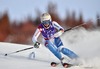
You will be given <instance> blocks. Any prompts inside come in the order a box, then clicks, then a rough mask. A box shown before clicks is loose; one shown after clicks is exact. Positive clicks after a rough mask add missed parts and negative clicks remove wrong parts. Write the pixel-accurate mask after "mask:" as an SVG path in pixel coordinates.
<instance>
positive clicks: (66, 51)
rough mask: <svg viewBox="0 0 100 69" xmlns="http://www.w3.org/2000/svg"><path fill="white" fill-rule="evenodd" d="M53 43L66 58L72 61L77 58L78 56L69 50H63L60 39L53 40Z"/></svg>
mask: <svg viewBox="0 0 100 69" xmlns="http://www.w3.org/2000/svg"><path fill="white" fill-rule="evenodd" d="M54 42H55V45H56V46H57V47H58V49H59V50H60V51H61V52H62V53H63V54H64V55H66V56H68V57H70V58H71V59H74V58H78V56H77V55H76V54H75V53H74V52H73V51H71V50H69V49H67V48H64V46H63V43H62V41H61V39H60V37H58V38H55V40H54Z"/></svg>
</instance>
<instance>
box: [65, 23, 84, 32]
mask: <svg viewBox="0 0 100 69" xmlns="http://www.w3.org/2000/svg"><path fill="white" fill-rule="evenodd" d="M83 25H85V23H83V24H80V25H77V26H75V27H72V28H69V29H66V30H65V31H64V32H66V31H69V30H72V29H75V28H78V27H81V26H83Z"/></svg>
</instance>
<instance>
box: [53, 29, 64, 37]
mask: <svg viewBox="0 0 100 69" xmlns="http://www.w3.org/2000/svg"><path fill="white" fill-rule="evenodd" d="M63 32H64V30H62V29H61V30H60V31H58V32H57V33H55V34H54V37H59V36H61V35H62V34H63Z"/></svg>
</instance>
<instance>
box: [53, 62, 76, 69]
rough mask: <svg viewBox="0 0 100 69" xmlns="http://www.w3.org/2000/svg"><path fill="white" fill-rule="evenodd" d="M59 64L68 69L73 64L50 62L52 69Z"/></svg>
mask: <svg viewBox="0 0 100 69" xmlns="http://www.w3.org/2000/svg"><path fill="white" fill-rule="evenodd" d="M59 64H61V65H62V66H63V67H64V68H69V67H71V66H74V65H73V64H69V63H57V62H51V66H52V67H57V66H58V65H59Z"/></svg>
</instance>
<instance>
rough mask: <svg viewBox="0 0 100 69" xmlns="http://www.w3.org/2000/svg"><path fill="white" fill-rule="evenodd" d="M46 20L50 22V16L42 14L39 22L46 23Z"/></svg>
mask: <svg viewBox="0 0 100 69" xmlns="http://www.w3.org/2000/svg"><path fill="white" fill-rule="evenodd" d="M46 20H50V21H51V16H50V14H49V13H43V14H42V16H41V22H43V21H46Z"/></svg>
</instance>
